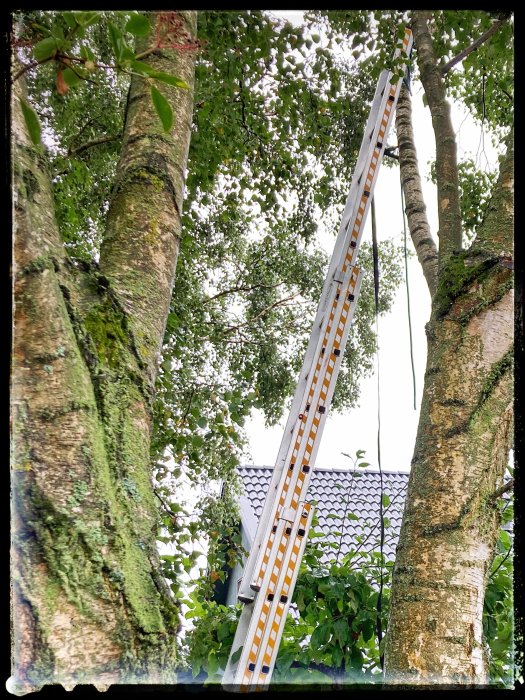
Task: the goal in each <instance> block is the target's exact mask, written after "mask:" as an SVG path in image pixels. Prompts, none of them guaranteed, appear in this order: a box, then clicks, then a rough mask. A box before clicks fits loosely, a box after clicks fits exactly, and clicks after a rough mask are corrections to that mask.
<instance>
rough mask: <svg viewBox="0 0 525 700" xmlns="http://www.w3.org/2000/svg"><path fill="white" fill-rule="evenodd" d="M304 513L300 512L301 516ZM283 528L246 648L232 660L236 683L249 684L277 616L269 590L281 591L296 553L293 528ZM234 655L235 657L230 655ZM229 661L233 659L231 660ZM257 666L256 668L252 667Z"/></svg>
mask: <svg viewBox="0 0 525 700" xmlns="http://www.w3.org/2000/svg"><path fill="white" fill-rule="evenodd" d="M310 508H311V506H310V504H308V506H307V507H306V508H305V510H306V515H308V511H309V509H310ZM299 515H302V513H298V514H297V516H299ZM297 520H298V517H296V518H295V519H294V522H295V521H297ZM282 525H283V524H281V527H280V528H279V533H278V535H279V539H278V540H277V543H278V544H277V546H276V547H275V550H274V552H273V558H272V565H271V566H270V567H268V569H267V571H266V575H265V577H264V581H263V589H262V590H263V591H264V592H263V594H261V595H258V596H257V598H256V600H255V602H254V603H253V605H250V607H252V608H253V611H252V616H251V620H250V624H249V627H248V631H247V634H246V641H245V643H244V645H243V648H242V652H241V654H240V657H239V660H238V662H237V664H232V667H234V670H233V677H234V685H236V686H240V685H246V681H244V680H243V679H244V676H245V674H246V673H249V674H251V672H252V671H250V670H249V665H250V664H253V665H254V666H253V667H254V668H255V663H256V661H257V659H258V657H259V652H260V649H261V642H262V638H263V634H264V631H265V629H266V626H267V624H268V623H269V621H270V620H272V619H273V616H274V615H275V606H276V604H277V602H278V601H277V600H275V599H274V600H268V594H269V593H273V594H274V596H275V594H276V592H277V584H278V581H279V578H280V575H281V571H282V568H286V567H287V566H288V563H289V560H290V556H291V553H292V547H290V546H289V545H290V543H291V541H292V528H290V529H289V531H288V532H285V529H284V526H282ZM296 536H297V528H296V530H295V532H294V533H293V539H295V537H296ZM230 658H231V657H230ZM228 663H229V661H228ZM252 670H253V669H252Z"/></svg>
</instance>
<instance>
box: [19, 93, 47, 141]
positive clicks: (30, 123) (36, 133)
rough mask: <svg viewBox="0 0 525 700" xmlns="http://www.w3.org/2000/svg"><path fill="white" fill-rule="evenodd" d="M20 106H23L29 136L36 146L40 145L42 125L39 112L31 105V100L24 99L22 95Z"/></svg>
mask: <svg viewBox="0 0 525 700" xmlns="http://www.w3.org/2000/svg"><path fill="white" fill-rule="evenodd" d="M20 106H21V107H22V114H23V115H24V121H25V123H26V127H27V131H28V132H29V137H30V139H31V141H32V142H33V143H34V144H35V146H38V144H39V143H40V135H41V133H42V127H41V125H40V121H39V119H38V116H37V113H36V112H35V110H34V109H33V108H32V107H31V105H30V104H29V102H26V100H24V99H23V98H22V97H21V98H20Z"/></svg>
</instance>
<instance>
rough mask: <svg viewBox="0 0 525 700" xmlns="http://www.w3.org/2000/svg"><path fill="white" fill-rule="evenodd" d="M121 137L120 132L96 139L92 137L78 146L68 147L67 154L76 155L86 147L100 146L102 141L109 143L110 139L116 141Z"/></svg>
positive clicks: (86, 148)
mask: <svg viewBox="0 0 525 700" xmlns="http://www.w3.org/2000/svg"><path fill="white" fill-rule="evenodd" d="M121 137H122V134H113V135H111V136H99V137H98V138H96V139H92V140H91V141H86V143H83V144H82V145H81V146H78V147H77V148H69V149H68V151H67V155H68V156H78V155H79V154H80V153H83V152H84V151H87V150H88V148H93V146H100V145H101V144H103V143H109V142H110V141H116V140H117V139H120V138H121Z"/></svg>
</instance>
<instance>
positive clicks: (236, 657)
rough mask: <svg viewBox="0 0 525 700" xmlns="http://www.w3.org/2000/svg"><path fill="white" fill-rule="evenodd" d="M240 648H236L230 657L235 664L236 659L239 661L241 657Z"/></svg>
mask: <svg viewBox="0 0 525 700" xmlns="http://www.w3.org/2000/svg"><path fill="white" fill-rule="evenodd" d="M242 649H243V648H242V647H239V648H238V649H237V651H236V652H234V653H233V654H232V657H231V662H232V664H236V663H237V661H239V659H240V658H241V654H242Z"/></svg>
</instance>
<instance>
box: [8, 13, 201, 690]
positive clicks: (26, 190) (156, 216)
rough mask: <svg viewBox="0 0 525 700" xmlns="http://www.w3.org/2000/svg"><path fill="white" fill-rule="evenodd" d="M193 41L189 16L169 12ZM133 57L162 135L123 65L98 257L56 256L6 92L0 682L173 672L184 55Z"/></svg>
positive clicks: (188, 110)
mask: <svg viewBox="0 0 525 700" xmlns="http://www.w3.org/2000/svg"><path fill="white" fill-rule="evenodd" d="M181 14H182V16H183V19H184V25H185V30H186V31H187V32H189V35H191V36H194V35H195V30H196V15H195V13H194V12H184V13H181ZM144 60H146V61H147V62H148V63H149V64H150V65H151V66H153V67H154V68H155V69H157V70H160V71H164V72H168V73H171V74H174V75H177V76H179V77H181V78H183V79H184V80H185V81H186V82H187V83H188V85H190V90H182V89H178V88H172V87H163V88H162V91H163V93H164V94H165V96H166V97H167V99H168V100H169V102H170V104H171V106H172V109H173V112H174V128H173V130H172V132H171V133H169V134H164V132H163V131H162V128H161V126H160V123H159V120H158V117H157V116H156V114H155V112H154V108H153V105H152V103H151V98H150V96H149V86H148V85H147V84H146V81H144V80H143V79H139V78H136V77H133V79H132V83H131V87H130V94H129V101H128V106H127V114H126V125H125V131H124V137H123V147H122V154H121V158H120V162H119V165H118V169H117V176H116V181H115V185H114V188H113V192H112V198H111V201H110V206H109V212H108V224H107V232H106V236H105V239H104V243H103V249H102V253H101V258H100V266H96V265H93V266H86V267H85V268H84V269H79V268H78V267H77V266H74V265H73V264H72V263H71V262H70V261H69V260H68V258H67V255H66V254H65V253H64V249H63V246H62V242H61V240H60V233H59V231H58V229H57V224H56V219H55V216H54V207H53V193H52V184H51V179H50V175H49V172H48V171H47V167H46V160H45V157H44V154H43V151H42V150H41V149H40V147H35V146H33V144H32V143H31V142H30V140H29V138H28V135H27V132H26V128H25V124H24V120H23V117H22V114H21V110H20V106H19V99H18V98H19V96H20V94H21V91H22V90H23V85H22V84H21V81H17V82H16V83H15V89H14V90H13V107H12V110H13V111H12V115H13V191H14V216H13V218H14V227H15V238H14V270H13V279H14V283H13V285H14V304H15V305H14V333H13V337H14V342H13V359H12V416H13V418H12V420H13V425H12V452H13V455H12V465H13V478H12V494H13V498H12V562H13V563H12V579H13V603H12V606H13V614H12V619H13V640H14V650H13V676H12V678H11V680H10V689H11V690H12V691H13V692H16V693H18V694H23V693H26V692H30V691H31V690H35V689H38V688H39V687H41V686H42V685H43V684H46V683H62V684H63V685H64V686H66V687H68V688H69V687H72V686H73V685H75V684H76V683H93V684H94V685H96V686H98V687H100V688H103V687H105V686H107V685H109V684H111V683H125V682H134V683H137V682H141V681H142V682H149V683H151V682H155V681H159V682H161V681H164V682H173V681H174V674H173V667H174V663H175V661H176V654H175V636H176V630H177V626H178V622H179V620H178V608H177V605H176V601H174V600H173V597H172V596H171V595H170V591H169V590H168V588H167V586H166V584H165V582H164V579H163V578H162V576H161V573H160V562H159V557H158V553H157V549H156V534H157V524H158V517H157V505H156V503H155V499H154V492H153V488H152V482H151V467H150V456H149V444H150V431H151V401H152V397H153V385H154V381H155V375H156V369H157V362H158V357H159V351H160V347H161V343H162V338H163V334H164V328H165V323H166V318H167V313H168V308H169V303H170V297H171V291H172V286H173V282H174V273H175V266H176V261H177V254H178V248H179V231H180V216H181V209H182V197H183V184H184V173H185V167H186V158H187V153H188V147H189V139H190V129H191V118H192V100H193V89H192V86H193V73H194V62H195V52H194V51H177V50H173V49H162V50H158V51H156V52H154V53H153V54H151V55H149V56H148V57H147V58H146V59H144Z"/></svg>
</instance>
